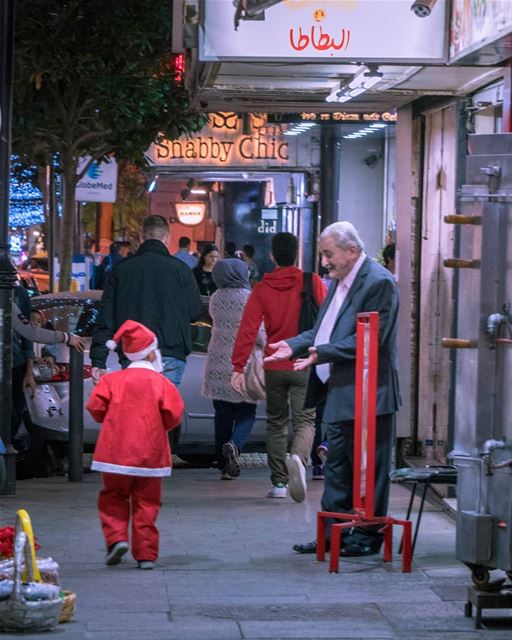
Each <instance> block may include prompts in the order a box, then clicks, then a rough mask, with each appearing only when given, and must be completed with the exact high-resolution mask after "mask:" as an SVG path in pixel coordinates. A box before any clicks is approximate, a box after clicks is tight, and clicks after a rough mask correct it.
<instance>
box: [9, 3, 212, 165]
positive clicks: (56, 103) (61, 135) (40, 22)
mask: <svg viewBox="0 0 512 640" xmlns="http://www.w3.org/2000/svg"><path fill="white" fill-rule="evenodd" d="M170 37H171V3H170V2H169V1H168V0H123V1H122V2H119V0H102V1H101V2H100V1H98V0H87V1H85V0H72V1H68V2H61V1H56V0H18V1H17V3H16V34H15V78H14V80H15V82H14V114H13V143H14V148H15V149H16V150H18V151H25V152H27V153H29V155H30V150H31V148H32V149H33V152H34V154H35V157H34V158H33V160H34V161H36V162H44V161H45V155H46V154H47V153H48V151H49V150H51V151H59V152H61V153H63V152H64V151H65V149H71V148H72V147H73V144H74V143H76V141H77V140H80V139H81V138H82V137H84V136H85V135H86V134H88V133H93V132H95V133H98V134H100V138H99V139H98V138H97V139H95V141H94V143H92V142H91V140H90V138H89V141H88V142H87V144H84V145H79V146H76V145H75V148H74V150H73V151H74V155H75V157H76V158H78V157H79V156H80V155H86V154H91V155H94V154H95V153H98V152H99V151H101V152H102V153H105V152H108V153H114V154H115V155H116V156H117V157H118V158H126V159H129V160H133V161H137V162H142V161H143V158H144V151H145V150H146V149H147V148H148V147H149V146H150V144H151V143H152V142H153V141H154V140H155V139H156V138H157V136H158V135H159V134H160V133H162V132H163V133H165V134H172V135H177V134H178V135H179V134H181V133H184V132H188V131H194V130H197V129H198V128H200V127H201V126H202V124H203V120H202V118H201V117H200V116H198V115H197V114H193V113H190V112H189V101H188V96H187V94H186V91H185V90H184V88H183V87H182V86H180V85H179V84H177V83H176V81H175V79H174V77H173V74H172V71H171V70H170V59H171V54H170ZM101 136H103V137H101ZM99 141H101V145H100V144H98V142H99ZM105 150H106V151H105Z"/></svg>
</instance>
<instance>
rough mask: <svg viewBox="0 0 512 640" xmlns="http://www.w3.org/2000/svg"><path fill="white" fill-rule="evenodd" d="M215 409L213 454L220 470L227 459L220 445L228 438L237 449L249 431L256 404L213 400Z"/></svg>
mask: <svg viewBox="0 0 512 640" xmlns="http://www.w3.org/2000/svg"><path fill="white" fill-rule="evenodd" d="M213 408H214V409H215V421H214V424H215V454H216V457H217V463H218V465H219V469H220V470H221V471H222V470H223V469H224V468H225V466H226V464H227V461H226V459H225V458H224V456H223V455H222V445H223V444H225V443H226V442H227V441H228V440H231V441H232V442H234V443H235V444H236V446H237V447H238V449H239V451H241V450H242V449H243V447H244V444H245V442H246V440H247V438H248V437H249V434H250V433H251V429H252V427H253V425H254V420H255V418H256V405H255V404H251V403H249V402H226V401H225V400H214V401H213Z"/></svg>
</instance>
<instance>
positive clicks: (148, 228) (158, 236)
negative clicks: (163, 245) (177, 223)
mask: <svg viewBox="0 0 512 640" xmlns="http://www.w3.org/2000/svg"><path fill="white" fill-rule="evenodd" d="M168 235H169V223H168V222H167V220H166V219H165V218H164V217H163V216H159V215H152V216H148V217H147V218H145V220H144V222H143V223H142V237H143V238H144V240H164V239H165V238H166V237H167V236H168Z"/></svg>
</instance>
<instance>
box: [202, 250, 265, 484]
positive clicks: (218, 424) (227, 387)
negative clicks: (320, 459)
mask: <svg viewBox="0 0 512 640" xmlns="http://www.w3.org/2000/svg"><path fill="white" fill-rule="evenodd" d="M212 277H213V281H214V283H215V285H216V287H217V290H216V291H215V293H214V294H213V295H212V297H211V300H210V306H209V311H210V316H211V317H212V320H213V327H212V336H211V340H210V344H209V346H208V355H207V358H206V367H205V372H204V381H203V389H202V393H203V396H205V397H206V398H211V399H212V400H213V406H214V409H215V452H216V456H217V462H218V465H219V469H220V471H221V479H222V480H232V479H233V478H236V477H237V476H239V475H240V463H239V455H240V452H241V450H242V449H243V446H244V444H245V442H246V440H247V438H248V437H249V434H250V433H251V429H252V427H253V425H254V419H255V416H256V402H257V401H256V400H254V399H253V398H251V397H250V396H249V395H248V394H247V393H239V392H238V391H235V390H234V389H233V387H232V386H231V373H232V366H231V353H232V351H233V344H234V342H235V337H236V334H237V331H238V326H239V324H240V319H241V318H242V313H243V311H244V308H245V305H246V303H247V299H248V298H249V295H250V293H251V287H250V284H249V271H248V268H247V265H246V264H245V262H242V260H239V259H238V258H227V259H225V260H220V261H219V262H217V263H216V264H215V266H214V267H213V270H212ZM260 337H261V340H260V342H261V344H264V339H263V336H260Z"/></svg>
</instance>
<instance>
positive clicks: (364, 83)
mask: <svg viewBox="0 0 512 640" xmlns="http://www.w3.org/2000/svg"><path fill="white" fill-rule="evenodd" d="M382 77H383V74H382V73H380V72H379V67H378V66H377V65H376V64H368V65H366V66H362V67H360V68H359V69H358V71H357V72H356V73H355V74H354V77H353V78H352V80H351V81H350V82H349V83H346V84H344V85H340V87H339V89H338V88H336V87H335V88H334V89H333V90H332V91H331V93H330V94H329V95H328V96H327V98H326V101H327V102H348V100H352V98H355V97H357V96H359V95H361V93H364V92H365V91H368V89H371V88H372V87H373V86H374V85H375V84H377V82H380V81H381V80H382Z"/></svg>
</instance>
